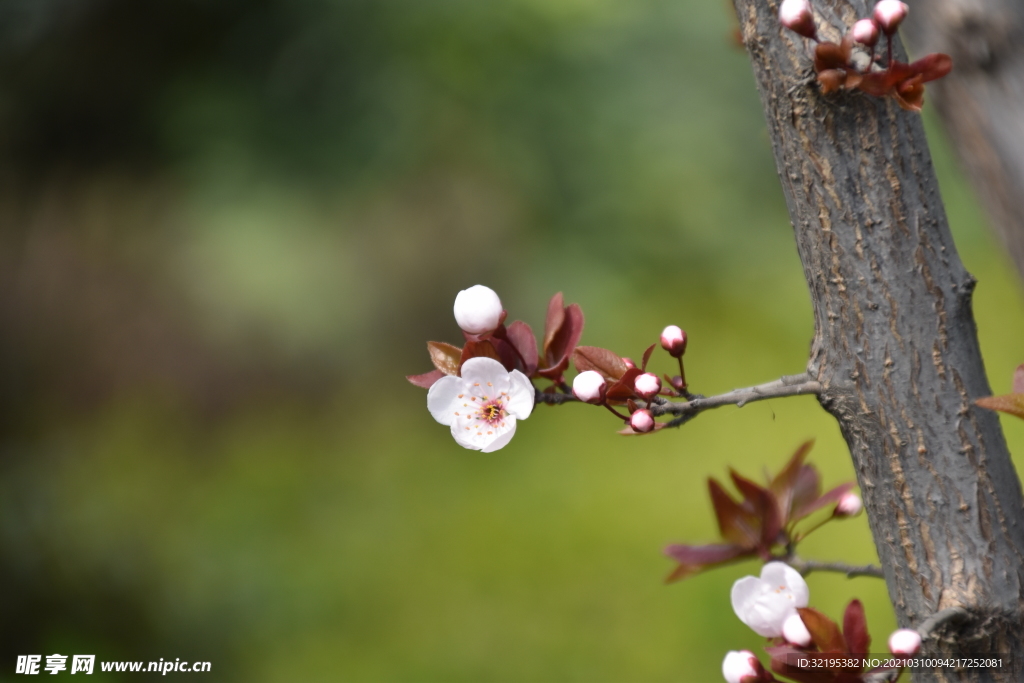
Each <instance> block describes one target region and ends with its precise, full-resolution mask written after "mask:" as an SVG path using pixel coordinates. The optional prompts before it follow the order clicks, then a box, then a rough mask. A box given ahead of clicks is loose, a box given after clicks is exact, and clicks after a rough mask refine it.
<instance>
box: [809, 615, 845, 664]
mask: <svg viewBox="0 0 1024 683" xmlns="http://www.w3.org/2000/svg"><path fill="white" fill-rule="evenodd" d="M797 612H799V613H800V618H801V619H803V622H804V626H806V627H807V630H808V631H809V632H810V634H811V640H812V641H814V645H815V646H816V647H817V648H818V649H819V650H821V651H822V652H836V653H842V652H846V640H844V639H843V634H842V633H840V632H839V626H837V625H836V622H834V621H832V620H831V619H829V618H828V617H827V616H825V615H824V614H822V613H821V612H819V611H818V610H816V609H814V608H813V607H800V608H798V609H797Z"/></svg>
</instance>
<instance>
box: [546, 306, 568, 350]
mask: <svg viewBox="0 0 1024 683" xmlns="http://www.w3.org/2000/svg"><path fill="white" fill-rule="evenodd" d="M564 320H565V306H564V304H563V303H562V293H561V292H559V293H558V294H555V295H554V296H553V297H551V301H549V302H548V314H547V317H545V318H544V345H543V349H544V355H545V356H546V355H547V353H548V348H550V347H551V342H552V340H553V339H554V338H555V335H556V334H558V330H560V329H562V322H563V321H564Z"/></svg>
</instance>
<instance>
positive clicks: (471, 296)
mask: <svg viewBox="0 0 1024 683" xmlns="http://www.w3.org/2000/svg"><path fill="white" fill-rule="evenodd" d="M503 310H504V309H503V308H502V306H501V299H499V298H498V295H497V294H495V293H494V290H493V289H491V288H490V287H484V286H483V285H474V286H472V287H470V288H469V289H464V290H462V291H461V292H459V295H458V296H456V297H455V322H457V323H458V324H459V327H461V328H462V329H463V330H464V331H466V332H468V333H469V334H485V333H487V332H493V331H494V330H496V329H497V328H498V325H500V324H501V314H502V312H503Z"/></svg>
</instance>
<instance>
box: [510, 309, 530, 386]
mask: <svg viewBox="0 0 1024 683" xmlns="http://www.w3.org/2000/svg"><path fill="white" fill-rule="evenodd" d="M507 334H508V340H509V342H510V343H511V344H512V346H514V347H515V349H516V351H518V352H519V357H520V358H522V361H523V365H524V366H525V369H524V370H523V372H524V373H526V376H527V377H533V375H534V373H535V372H536V371H537V338H536V337H534V336H533V330H532V329H531V328H530V326H529V325H527V324H526V323H524V322H523V321H522V320H517V321H515V322H514V323H512V324H511V325H509V326H508V333H507Z"/></svg>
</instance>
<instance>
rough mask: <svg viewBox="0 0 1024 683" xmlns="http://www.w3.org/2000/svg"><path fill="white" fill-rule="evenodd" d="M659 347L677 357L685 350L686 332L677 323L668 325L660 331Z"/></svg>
mask: <svg viewBox="0 0 1024 683" xmlns="http://www.w3.org/2000/svg"><path fill="white" fill-rule="evenodd" d="M661 348H663V349H665V350H666V351H668V352H669V354H671V355H672V357H674V358H679V356H681V355H683V353H684V352H685V351H686V333H685V332H683V331H682V330H681V329H679V326H678V325H669V326H668V327H666V328H665V329H664V330H662V331H661Z"/></svg>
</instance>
